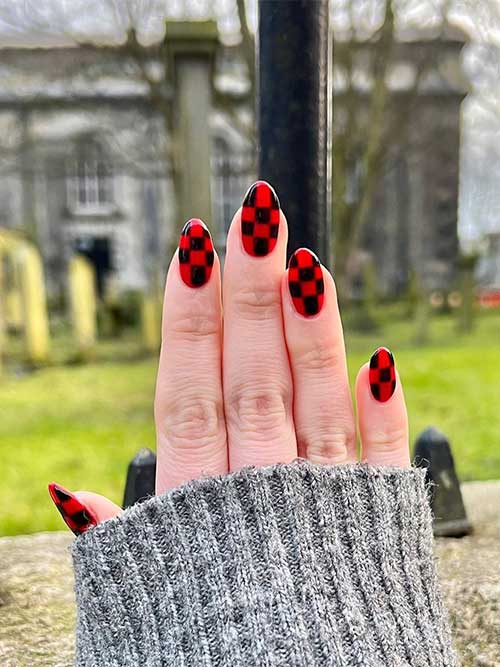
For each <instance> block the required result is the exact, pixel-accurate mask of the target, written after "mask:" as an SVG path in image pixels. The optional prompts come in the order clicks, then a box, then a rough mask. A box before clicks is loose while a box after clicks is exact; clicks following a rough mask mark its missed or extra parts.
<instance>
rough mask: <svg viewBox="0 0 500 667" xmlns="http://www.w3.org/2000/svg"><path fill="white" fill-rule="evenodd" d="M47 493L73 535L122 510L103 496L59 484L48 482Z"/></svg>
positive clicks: (110, 517) (118, 513)
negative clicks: (72, 490) (70, 488)
mask: <svg viewBox="0 0 500 667" xmlns="http://www.w3.org/2000/svg"><path fill="white" fill-rule="evenodd" d="M49 494H50V497H51V498H52V500H53V501H54V504H55V506H56V507H57V509H58V511H59V513H60V514H61V516H62V518H63V519H64V521H65V523H66V525H67V526H68V528H69V529H70V530H72V531H73V533H75V535H81V534H82V533H85V532H86V531H87V530H88V529H89V528H92V527H93V526H97V524H99V523H102V522H103V521H106V520H107V519H112V518H114V517H116V516H119V515H120V514H121V513H122V512H123V510H122V509H121V507H118V505H115V503H113V502H111V500H108V499H107V498H105V497H104V496H100V495H99V494H97V493H91V492H90V491H79V492H77V493H72V492H71V491H68V490H67V489H65V488H64V487H63V486H61V485H60V484H55V483H54V482H52V483H51V484H49Z"/></svg>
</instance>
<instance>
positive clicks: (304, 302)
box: [288, 248, 325, 317]
mask: <svg viewBox="0 0 500 667" xmlns="http://www.w3.org/2000/svg"><path fill="white" fill-rule="evenodd" d="M288 288H289V290H290V296H291V297H292V301H293V305H294V307H295V310H296V311H297V312H298V313H299V314H300V315H302V316H303V317H313V316H314V315H317V314H318V313H319V311H320V310H321V309H322V308H323V303H324V300H325V283H324V280H323V270H322V268H321V264H320V261H319V259H318V258H317V256H316V255H315V254H314V253H313V252H311V250H308V249H307V248H299V249H298V250H296V251H295V252H294V253H293V255H292V256H291V257H290V261H289V263H288Z"/></svg>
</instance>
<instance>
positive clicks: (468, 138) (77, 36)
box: [0, 0, 500, 247]
mask: <svg viewBox="0 0 500 667" xmlns="http://www.w3.org/2000/svg"><path fill="white" fill-rule="evenodd" d="M334 1H335V14H334V20H335V21H336V25H342V21H344V22H345V19H346V16H347V13H346V11H345V8H346V5H347V3H348V2H349V0H334ZM356 1H357V2H360V3H364V4H362V6H361V9H362V12H363V13H360V16H361V17H362V18H363V19H365V18H366V16H367V15H369V16H370V17H376V15H377V3H378V1H379V0H356ZM396 1H398V2H399V3H401V2H404V0H396ZM442 1H446V0H442ZM452 1H454V3H455V4H454V6H455V7H456V9H455V11H454V14H453V16H454V20H455V21H456V22H458V23H459V24H460V25H462V26H463V27H464V28H466V30H467V31H468V32H469V34H470V35H471V37H472V39H473V41H474V45H473V46H471V47H467V48H466V51H465V52H464V66H465V70H466V73H467V75H468V76H469V78H470V80H471V82H472V88H473V94H472V95H470V96H469V98H468V99H467V100H466V101H465V103H464V107H463V133H462V163H461V167H462V169H461V185H460V205H459V229H460V235H461V239H462V242H463V244H464V246H465V247H470V246H473V245H474V244H475V243H476V242H477V241H479V239H480V238H481V237H482V236H483V235H484V233H485V232H488V231H498V232H500V187H498V184H499V183H500V0H452ZM440 2H441V0H418V1H417V0H412V1H411V2H410V3H409V4H408V6H409V7H410V9H411V11H410V19H411V20H421V19H420V17H422V16H424V15H425V16H426V17H427V18H426V21H427V22H429V17H432V13H433V11H434V7H435V6H436V5H437V4H439V3H440ZM368 7H370V11H371V14H370V13H369V12H368V9H367V8H368ZM419 12H420V15H419ZM247 14H248V19H249V24H250V26H251V28H253V29H255V26H256V20H257V0H247ZM208 17H213V18H216V19H217V21H218V24H219V29H220V32H221V35H222V36H223V39H224V40H225V41H226V42H228V43H231V42H234V41H237V39H238V37H239V21H238V16H237V10H236V2H235V0H0V45H1V46H54V45H61V46H62V45H67V44H73V43H75V42H78V41H87V40H89V39H92V41H94V42H96V43H119V42H123V41H124V40H125V39H126V34H127V30H128V29H129V28H130V26H132V25H133V26H134V27H135V28H136V31H137V34H138V37H139V39H140V41H142V42H143V43H144V44H150V43H153V42H155V41H158V40H160V39H161V38H162V37H163V33H164V25H165V19H166V18H172V19H174V18H176V19H179V18H193V19H202V18H208Z"/></svg>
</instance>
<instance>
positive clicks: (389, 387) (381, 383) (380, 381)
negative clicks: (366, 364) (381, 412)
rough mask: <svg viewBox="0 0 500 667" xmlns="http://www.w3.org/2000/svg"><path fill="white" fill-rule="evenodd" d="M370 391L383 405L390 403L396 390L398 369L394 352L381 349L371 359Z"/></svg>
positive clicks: (384, 348)
mask: <svg viewBox="0 0 500 667" xmlns="http://www.w3.org/2000/svg"><path fill="white" fill-rule="evenodd" d="M369 380H370V389H371V392H372V395H373V397H374V398H376V399H377V401H380V402H381V403H385V402H386V401H388V400H389V399H390V398H391V396H392V395H393V394H394V391H395V390H396V368H395V366H394V357H393V356H392V352H391V351H390V350H388V349H387V348H386V347H379V349H378V350H376V351H375V352H374V353H373V354H372V358H371V359H370V373H369Z"/></svg>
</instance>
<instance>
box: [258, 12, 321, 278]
mask: <svg viewBox="0 0 500 667" xmlns="http://www.w3.org/2000/svg"><path fill="white" fill-rule="evenodd" d="M330 63H331V34H330V30H329V21H328V0H287V1H279V0H278V1H276V0H259V29H258V48H257V70H258V104H257V123H258V140H259V177H260V178H263V179H265V180H267V181H269V182H270V183H271V184H272V185H273V186H274V187H275V188H276V191H277V193H278V196H279V198H280V202H281V205H282V208H283V210H284V211H285V213H286V216H287V220H288V224H289V228H290V238H289V243H288V255H290V254H291V253H292V252H293V251H294V250H296V249H297V248H298V247H301V246H306V247H308V248H310V249H311V250H313V251H314V252H316V253H317V254H318V256H319V257H320V259H321V261H322V262H323V263H324V264H325V265H327V266H328V265H329V264H330V227H331V219H330V209H329V201H328V199H329V196H328V193H329V187H328V185H329V183H328V175H329V162H330V161H329V158H328V153H329V140H330V134H329V132H330V122H331V108H330V105H331V102H332V96H331V89H330V88H331V86H330V74H329V73H330Z"/></svg>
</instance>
